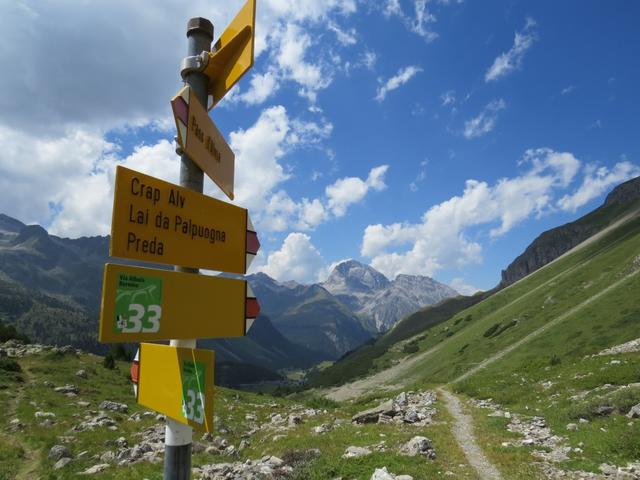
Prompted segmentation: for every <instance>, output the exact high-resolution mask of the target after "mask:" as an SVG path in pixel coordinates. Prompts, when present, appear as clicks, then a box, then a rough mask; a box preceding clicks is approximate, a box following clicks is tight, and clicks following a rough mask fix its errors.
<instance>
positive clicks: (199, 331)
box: [98, 264, 260, 343]
mask: <svg viewBox="0 0 640 480" xmlns="http://www.w3.org/2000/svg"><path fill="white" fill-rule="evenodd" d="M259 313H260V305H259V304H258V301H257V300H256V298H255V295H254V294H253V291H252V290H251V287H250V286H249V285H248V284H247V282H246V281H244V280H235V279H231V278H224V277H211V276H208V275H194V274H191V273H179V272H173V271H170V270H155V269H150V268H141V267H130V266H124V265H113V264H106V265H105V269H104V279H103V284H102V310H101V314H100V330H99V333H98V340H99V341H100V342H102V343H109V342H122V343H127V342H149V341H154V340H167V339H170V338H177V339H185V338H226V337H241V336H243V335H245V334H246V332H248V331H249V329H250V328H251V326H252V325H253V322H254V320H255V318H256V317H257V316H258V314H259Z"/></svg>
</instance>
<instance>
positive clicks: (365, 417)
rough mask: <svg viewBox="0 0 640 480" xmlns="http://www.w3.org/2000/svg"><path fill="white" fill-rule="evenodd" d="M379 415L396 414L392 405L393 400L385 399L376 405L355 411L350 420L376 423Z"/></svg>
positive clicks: (391, 415)
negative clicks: (358, 411)
mask: <svg viewBox="0 0 640 480" xmlns="http://www.w3.org/2000/svg"><path fill="white" fill-rule="evenodd" d="M380 415H387V416H390V417H393V416H395V415H396V410H395V408H394V407H393V400H387V401H386V402H383V403H381V404H380V405H378V406H377V407H373V408H370V409H369V410H364V411H362V412H360V413H356V414H355V415H354V416H353V417H352V418H351V421H352V422H355V423H376V422H377V421H378V418H379V417H380Z"/></svg>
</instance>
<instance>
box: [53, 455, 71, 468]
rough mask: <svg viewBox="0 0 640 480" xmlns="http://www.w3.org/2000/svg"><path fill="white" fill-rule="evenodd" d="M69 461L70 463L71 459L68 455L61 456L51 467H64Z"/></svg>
mask: <svg viewBox="0 0 640 480" xmlns="http://www.w3.org/2000/svg"><path fill="white" fill-rule="evenodd" d="M69 463H71V459H70V458H69V457H62V458H61V459H60V460H58V461H57V462H56V463H55V465H54V466H53V469H54V470H60V469H61V468H64V467H66V466H67V465H69Z"/></svg>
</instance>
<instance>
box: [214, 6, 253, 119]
mask: <svg viewBox="0 0 640 480" xmlns="http://www.w3.org/2000/svg"><path fill="white" fill-rule="evenodd" d="M255 29H256V1H255V0H247V2H246V3H245V4H244V6H243V7H242V8H241V9H240V11H239V12H238V14H237V15H236V17H235V18H234V19H233V20H232V21H231V23H230V24H229V26H228V27H227V29H226V30H225V31H224V32H222V35H220V38H219V39H218V41H217V42H216V44H215V52H211V53H209V62H208V63H207V66H206V67H205V69H204V73H205V74H206V75H207V76H208V77H209V95H211V96H212V97H213V103H212V104H211V105H210V107H209V109H211V108H213V107H214V106H215V105H216V104H217V103H218V102H219V101H220V100H221V99H222V97H224V96H225V95H226V93H227V92H228V91H229V90H231V87H233V86H234V85H235V84H236V82H237V81H238V80H240V78H241V77H242V75H244V74H245V72H246V71H247V70H249V69H250V68H251V67H252V66H253V50H254V43H255Z"/></svg>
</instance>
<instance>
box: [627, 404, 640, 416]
mask: <svg viewBox="0 0 640 480" xmlns="http://www.w3.org/2000/svg"><path fill="white" fill-rule="evenodd" d="M627 417H629V418H640V403H639V404H637V405H634V406H633V407H631V410H629V412H628V413H627Z"/></svg>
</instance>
